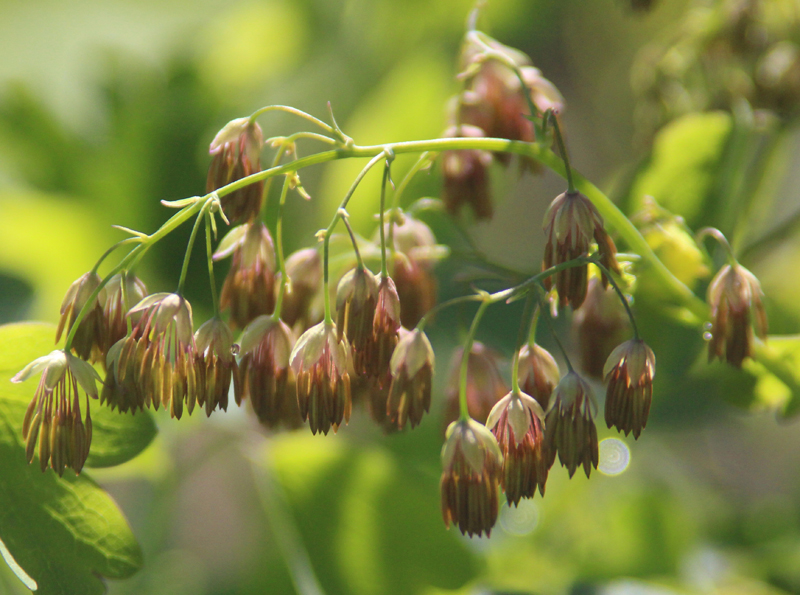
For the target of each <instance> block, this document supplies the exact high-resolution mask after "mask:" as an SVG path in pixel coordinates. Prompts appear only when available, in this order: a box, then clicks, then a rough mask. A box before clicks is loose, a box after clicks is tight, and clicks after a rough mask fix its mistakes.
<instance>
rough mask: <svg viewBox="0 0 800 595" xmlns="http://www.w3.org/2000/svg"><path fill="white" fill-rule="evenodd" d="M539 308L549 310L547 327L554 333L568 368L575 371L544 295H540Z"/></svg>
mask: <svg viewBox="0 0 800 595" xmlns="http://www.w3.org/2000/svg"><path fill="white" fill-rule="evenodd" d="M539 309H540V310H547V314H546V315H545V317H544V318H545V320H546V321H547V328H548V329H549V330H550V334H551V335H553V339H555V342H556V345H558V350H559V351H560V352H561V355H563V356H564V361H565V362H566V364H567V370H569V371H570V372H574V371H575V370H574V369H573V367H572V362H571V361H569V356H568V355H567V350H566V349H564V344H563V343H562V342H561V339H559V338H558V333H556V329H555V327H554V326H553V318H552V315H551V314H550V310H548V309H547V307H546V304H544V303H543V300H542V296H541V295H540V296H539Z"/></svg>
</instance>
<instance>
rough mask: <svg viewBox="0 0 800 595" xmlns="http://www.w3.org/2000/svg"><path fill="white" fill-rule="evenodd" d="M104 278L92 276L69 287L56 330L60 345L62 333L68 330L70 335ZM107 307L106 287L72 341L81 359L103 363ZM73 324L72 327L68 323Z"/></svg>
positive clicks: (95, 300)
mask: <svg viewBox="0 0 800 595" xmlns="http://www.w3.org/2000/svg"><path fill="white" fill-rule="evenodd" d="M100 281H101V279H100V277H99V276H98V275H97V273H94V272H89V273H86V274H85V275H83V276H82V277H81V278H80V279H78V280H77V281H75V282H74V283H73V284H72V285H70V286H69V289H68V290H67V295H65V296H64V301H63V302H62V303H61V318H60V319H59V321H58V329H57V330H56V343H58V341H59V339H61V333H62V332H64V329H65V327H66V330H67V333H69V331H70V330H72V326H73V325H74V324H75V320H76V319H77V318H78V314H79V313H80V311H81V310H82V309H83V307H84V306H85V305H86V303H87V302H88V301H89V298H90V297H91V295H92V293H94V291H95V290H96V289H97V288H98V286H99V285H100ZM105 303H106V290H105V287H104V288H103V289H101V290H100V292H99V293H98V294H97V297H95V298H94V300H92V304H91V305H90V307H89V311H88V312H87V313H86V316H84V317H83V320H81V323H80V325H79V326H78V330H77V331H75V336H74V337H73V339H72V350H73V351H74V352H75V354H76V355H77V356H78V357H80V358H81V359H85V360H91V361H93V362H96V361H100V359H102V356H103V344H104V343H103V341H104V336H105V326H104V318H103V307H104V306H105ZM68 321H69V323H67V322H68Z"/></svg>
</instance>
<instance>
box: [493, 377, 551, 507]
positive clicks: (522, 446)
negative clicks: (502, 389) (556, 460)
mask: <svg viewBox="0 0 800 595" xmlns="http://www.w3.org/2000/svg"><path fill="white" fill-rule="evenodd" d="M486 427H487V428H489V429H490V430H491V431H492V434H494V435H495V437H496V438H497V443H498V444H499V445H500V451H501V452H502V453H503V475H502V484H503V490H504V491H505V493H506V499H507V500H508V504H509V505H511V504H514V505H515V506H516V505H517V504H519V501H520V499H521V498H533V495H534V494H535V493H536V488H537V487H538V488H539V493H540V494H541V495H542V496H544V485H545V483H546V482H547V473H548V471H549V470H550V464H549V461H550V457H549V456H548V454H547V446H546V444H545V437H544V411H542V408H541V406H540V405H539V403H538V402H536V400H534V399H533V398H532V397H531V396H530V395H526V394H525V393H523V392H514V391H512V392H510V393H508V394H507V395H506V396H505V397H503V398H502V399H500V400H499V401H498V402H497V404H496V405H495V406H494V408H493V409H492V412H491V413H490V414H489V418H488V419H487V420H486Z"/></svg>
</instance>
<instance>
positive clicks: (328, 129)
mask: <svg viewBox="0 0 800 595" xmlns="http://www.w3.org/2000/svg"><path fill="white" fill-rule="evenodd" d="M275 111H280V112H286V113H289V114H294V115H295V116H299V117H301V118H304V119H306V120H308V121H309V122H311V123H313V124H316V125H317V126H319V127H320V128H322V129H323V130H324V131H325V132H327V133H328V134H334V135H337V131H336V130H335V129H334V128H333V127H332V126H329V125H328V124H326V123H325V122H323V121H322V120H320V119H319V118H315V117H314V116H312V115H311V114H308V113H306V112H304V111H303V110H299V109H297V108H295V107H291V106H289V105H267V106H265V107H262V108H260V109H257V110H256V111H254V112H253V114H252V115H251V116H250V121H251V122H255V120H256V118H258V117H259V116H260V115H262V114H266V113H267V112H275Z"/></svg>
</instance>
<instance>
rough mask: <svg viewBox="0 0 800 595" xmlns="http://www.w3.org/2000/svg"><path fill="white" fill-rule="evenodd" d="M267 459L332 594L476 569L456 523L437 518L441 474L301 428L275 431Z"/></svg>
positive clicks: (455, 577)
mask: <svg viewBox="0 0 800 595" xmlns="http://www.w3.org/2000/svg"><path fill="white" fill-rule="evenodd" d="M267 459H268V461H269V463H270V465H271V467H272V469H273V470H274V473H275V475H276V477H277V479H278V480H279V481H280V483H281V485H282V486H283V490H284V491H285V493H286V496H287V499H288V501H289V503H290V508H291V510H292V512H293V517H294V519H295V522H296V524H297V527H298V529H299V531H300V534H301V535H302V539H303V542H304V543H305V546H306V548H307V549H308V553H309V556H310V558H311V560H313V563H314V564H315V568H314V570H315V571H316V573H317V575H318V576H319V579H320V582H321V583H322V584H324V585H325V586H326V592H327V593H328V594H329V595H330V594H333V593H343V594H344V593H347V594H355V595H358V594H367V593H392V594H394V595H403V594H405V593H420V592H422V591H424V590H425V588H426V586H434V587H438V588H446V589H454V588H457V587H459V586H461V585H463V584H464V583H466V582H467V581H469V580H470V579H472V578H473V577H474V576H475V574H476V571H477V568H476V563H475V560H474V558H473V557H472V555H470V554H469V553H468V552H467V550H466V549H465V548H464V546H463V545H462V544H461V543H459V540H457V539H456V536H457V534H458V532H457V530H455V529H451V530H450V531H449V532H448V531H446V530H445V529H444V526H443V524H442V519H441V516H440V515H439V493H438V492H439V491H438V475H436V476H430V475H428V474H426V473H424V472H422V471H420V470H418V469H413V468H410V467H408V466H406V465H404V464H403V460H401V459H400V457H398V456H397V455H396V454H394V453H391V452H389V451H387V450H385V449H383V448H381V447H379V446H373V448H371V449H369V450H364V449H362V448H355V447H353V446H351V445H350V444H349V443H348V442H345V441H344V440H343V439H342V438H341V437H331V436H328V438H327V439H320V437H319V436H311V435H307V434H306V433H294V434H288V435H283V436H280V437H275V438H274V439H273V440H272V441H271V443H270V445H269V450H268V454H267ZM407 544H413V546H411V547H408V546H407Z"/></svg>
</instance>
